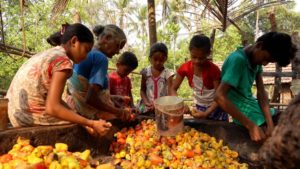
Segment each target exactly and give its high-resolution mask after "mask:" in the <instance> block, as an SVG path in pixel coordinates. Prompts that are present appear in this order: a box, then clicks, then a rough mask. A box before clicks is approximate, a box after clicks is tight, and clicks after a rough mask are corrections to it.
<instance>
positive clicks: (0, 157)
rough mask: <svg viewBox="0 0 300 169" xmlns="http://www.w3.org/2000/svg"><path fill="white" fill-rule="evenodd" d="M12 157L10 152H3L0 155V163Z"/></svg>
mask: <svg viewBox="0 0 300 169" xmlns="http://www.w3.org/2000/svg"><path fill="white" fill-rule="evenodd" d="M12 159H13V157H12V155H11V154H3V155H2V156H0V163H7V162H9V161H11V160H12Z"/></svg>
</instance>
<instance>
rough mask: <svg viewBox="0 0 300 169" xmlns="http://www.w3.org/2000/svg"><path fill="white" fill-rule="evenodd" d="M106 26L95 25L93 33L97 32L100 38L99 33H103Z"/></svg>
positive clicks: (96, 34)
mask: <svg viewBox="0 0 300 169" xmlns="http://www.w3.org/2000/svg"><path fill="white" fill-rule="evenodd" d="M104 28H105V27H104V26H102V25H97V26H95V27H94V29H93V33H94V34H95V36H96V37H97V38H98V37H99V35H101V34H102V32H103V31H104Z"/></svg>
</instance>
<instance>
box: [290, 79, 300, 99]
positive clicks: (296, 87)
mask: <svg viewBox="0 0 300 169" xmlns="http://www.w3.org/2000/svg"><path fill="white" fill-rule="evenodd" d="M290 89H291V91H292V93H293V95H294V96H297V95H298V94H299V92H300V79H295V80H293V81H292V83H291V87H290Z"/></svg>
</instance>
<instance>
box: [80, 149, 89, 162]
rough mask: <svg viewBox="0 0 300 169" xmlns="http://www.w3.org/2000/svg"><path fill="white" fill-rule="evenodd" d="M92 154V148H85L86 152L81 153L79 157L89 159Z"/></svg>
mask: <svg viewBox="0 0 300 169" xmlns="http://www.w3.org/2000/svg"><path fill="white" fill-rule="evenodd" d="M90 154H91V150H84V152H82V153H80V155H79V158H81V159H82V160H88V159H89V157H90Z"/></svg>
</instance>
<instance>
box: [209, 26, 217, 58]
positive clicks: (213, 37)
mask: <svg viewBox="0 0 300 169" xmlns="http://www.w3.org/2000/svg"><path fill="white" fill-rule="evenodd" d="M215 37H216V29H213V30H212V32H211V34H210V43H211V53H210V55H209V57H208V59H209V60H213V51H214V50H213V49H214V43H215Z"/></svg>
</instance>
